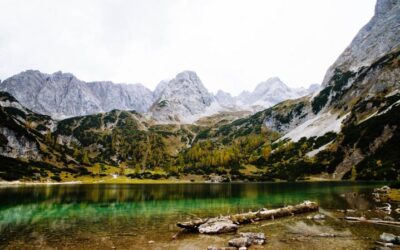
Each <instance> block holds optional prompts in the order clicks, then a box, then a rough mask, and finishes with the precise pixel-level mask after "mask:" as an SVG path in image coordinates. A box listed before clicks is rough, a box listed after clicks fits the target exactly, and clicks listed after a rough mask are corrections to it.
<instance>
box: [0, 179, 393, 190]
mask: <svg viewBox="0 0 400 250" xmlns="http://www.w3.org/2000/svg"><path fill="white" fill-rule="evenodd" d="M317 182H343V183H353V182H354V183H362V182H376V183H384V182H387V181H373V180H371V181H364V180H360V181H352V180H327V179H325V180H306V181H296V182H295V183H317ZM244 183H292V182H289V181H285V180H278V181H264V182H259V181H258V182H251V181H231V182H208V181H195V182H192V181H188V180H152V179H132V180H130V181H119V180H99V181H81V180H76V181H65V182H33V181H26V182H25V181H0V188H1V187H10V186H11V187H15V186H50V185H51V186H52V185H92V184H244Z"/></svg>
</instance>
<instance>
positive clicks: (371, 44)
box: [322, 0, 400, 86]
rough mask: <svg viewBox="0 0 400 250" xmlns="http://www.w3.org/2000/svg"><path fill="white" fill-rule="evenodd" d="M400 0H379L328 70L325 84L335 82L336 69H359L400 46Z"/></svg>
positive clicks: (344, 70) (342, 70)
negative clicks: (362, 25)
mask: <svg viewBox="0 0 400 250" xmlns="http://www.w3.org/2000/svg"><path fill="white" fill-rule="evenodd" d="M399 23H400V0H378V1H377V4H376V7H375V15H374V16H373V17H372V19H371V20H370V21H369V22H368V23H367V24H366V25H365V26H364V27H363V28H362V29H361V30H360V31H359V32H358V34H357V35H356V36H355V38H354V39H353V41H352V42H351V43H350V45H349V46H348V47H347V48H346V49H345V50H344V52H343V53H342V54H341V55H340V56H339V58H338V59H337V60H336V62H335V63H334V64H333V65H332V66H331V67H330V68H329V69H328V71H327V73H326V74H325V77H324V80H323V83H322V86H328V85H329V84H331V83H332V77H333V76H334V74H335V71H337V70H340V71H341V72H348V71H352V72H357V71H358V70H359V69H360V68H362V67H367V66H369V65H371V64H372V63H373V62H375V61H376V60H378V59H379V58H380V57H382V56H383V55H386V54H388V53H390V52H391V51H393V50H395V49H397V48H398V47H399V46H400V29H399Z"/></svg>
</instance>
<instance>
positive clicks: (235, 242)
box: [228, 237, 251, 248]
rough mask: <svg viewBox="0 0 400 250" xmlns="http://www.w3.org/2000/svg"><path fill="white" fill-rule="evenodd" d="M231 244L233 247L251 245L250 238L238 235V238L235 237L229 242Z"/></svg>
mask: <svg viewBox="0 0 400 250" xmlns="http://www.w3.org/2000/svg"><path fill="white" fill-rule="evenodd" d="M228 244H229V246H233V247H237V248H240V247H248V246H250V245H251V242H250V239H249V238H247V237H238V238H233V239H231V240H230V241H229V242H228Z"/></svg>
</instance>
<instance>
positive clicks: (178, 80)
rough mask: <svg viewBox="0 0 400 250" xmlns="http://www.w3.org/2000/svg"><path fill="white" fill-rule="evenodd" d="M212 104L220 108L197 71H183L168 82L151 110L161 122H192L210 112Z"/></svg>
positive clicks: (153, 115) (154, 116)
mask: <svg viewBox="0 0 400 250" xmlns="http://www.w3.org/2000/svg"><path fill="white" fill-rule="evenodd" d="M212 104H213V105H212ZM211 106H213V108H216V110H217V109H219V107H218V106H219V105H218V103H217V102H216V100H215V98H214V96H213V95H212V94H211V93H209V92H208V90H207V89H206V88H205V87H204V85H203V83H202V82H201V80H200V78H199V77H198V75H197V74H196V72H194V71H183V72H181V73H179V74H177V75H176V77H175V78H174V79H172V80H171V81H169V82H168V84H166V86H165V87H164V90H163V91H162V92H161V94H160V97H159V98H158V99H157V101H156V103H155V104H154V105H153V107H152V108H151V111H150V112H151V116H152V117H153V118H154V119H156V120H158V121H161V122H184V123H187V122H189V123H190V122H193V121H194V120H196V119H197V118H198V117H199V116H201V115H202V114H208V112H209V111H210V110H208V108H209V107H211ZM216 110H215V111H216ZM211 113H213V112H211Z"/></svg>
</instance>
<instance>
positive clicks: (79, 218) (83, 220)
mask: <svg viewBox="0 0 400 250" xmlns="http://www.w3.org/2000/svg"><path fill="white" fill-rule="evenodd" d="M385 184H387V183H384V182H297V183H287V182H282V183H223V184H210V183H188V184H69V185H63V184H61V185H10V186H2V187H0V249H93V250H94V249H207V247H208V246H217V247H224V246H228V245H227V243H228V241H229V239H231V238H232V237H233V236H234V234H221V235H203V234H198V233H184V234H180V235H179V236H178V237H176V238H175V239H172V236H173V235H175V234H177V233H178V232H179V231H180V229H179V228H178V227H177V226H176V223H177V222H178V221H186V220H190V219H193V218H197V217H200V218H203V217H214V216H219V215H228V214H234V213H240V212H247V211H249V210H252V211H255V210H258V209H260V208H268V209H270V208H278V207H283V206H286V205H295V204H298V203H301V202H303V201H305V200H310V201H315V202H317V203H318V204H319V205H320V213H324V214H325V215H326V219H325V220H320V221H316V220H312V219H310V218H307V217H308V216H310V215H312V213H311V214H300V215H295V216H290V217H286V218H280V219H275V220H270V221H259V222H256V223H252V224H247V225H240V227H239V232H263V233H265V235H266V238H267V243H266V244H265V245H262V246H251V247H250V249H307V250H309V249H324V250H326V249H374V247H376V246H377V245H376V243H375V242H376V241H377V240H378V239H379V235H380V234H381V233H382V232H388V233H394V234H396V235H399V234H400V228H398V227H394V226H384V225H376V224H368V223H354V222H353V223H352V222H348V221H344V220H341V219H340V218H341V217H343V216H345V214H346V215H348V216H366V217H368V218H384V217H385V216H388V214H386V213H385V212H378V211H376V210H375V208H376V207H379V206H382V203H377V202H374V201H373V199H372V198H373V197H372V192H373V189H374V188H376V187H381V186H383V185H385ZM392 207H393V208H397V204H396V203H392ZM346 209H349V210H348V212H347V213H343V211H340V210H346ZM314 214H316V213H314ZM390 216H391V217H392V218H393V219H395V220H398V217H399V216H398V215H397V214H396V213H395V212H394V211H392V213H391V214H390ZM318 235H334V237H315V236H318Z"/></svg>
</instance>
